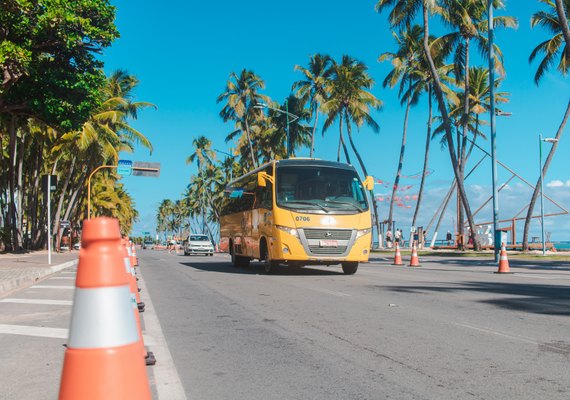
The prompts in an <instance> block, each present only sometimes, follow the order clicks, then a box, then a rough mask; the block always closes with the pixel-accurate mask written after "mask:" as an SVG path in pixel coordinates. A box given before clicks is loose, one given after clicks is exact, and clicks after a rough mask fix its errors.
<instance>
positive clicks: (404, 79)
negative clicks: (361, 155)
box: [378, 25, 423, 226]
mask: <svg viewBox="0 0 570 400" xmlns="http://www.w3.org/2000/svg"><path fill="white" fill-rule="evenodd" d="M422 33H423V30H422V28H421V26H419V25H413V26H411V27H408V28H407V29H406V30H404V31H402V32H400V33H399V34H397V33H392V35H393V36H394V39H395V40H396V42H397V43H398V50H397V51H396V53H391V52H386V53H383V54H381V55H380V57H379V58H378V61H391V62H392V66H393V67H394V68H393V69H392V70H391V71H390V72H389V73H388V75H387V76H386V78H385V79H384V82H383V86H384V87H387V86H389V87H390V88H393V87H395V86H396V85H398V84H399V86H400V90H399V95H400V99H401V102H402V103H404V102H405V103H406V111H405V115H404V129H403V133H402V144H401V146H400V158H399V160H398V168H397V170H396V177H395V179H394V185H393V186H392V196H391V200H390V208H389V211H388V226H392V216H393V212H394V198H395V197H396V191H397V190H398V185H399V183H400V176H401V174H402V166H403V164H404V153H405V150H406V138H407V133H408V116H409V114H410V108H411V106H412V105H415V104H417V103H418V101H419V96H420V93H421V92H418V91H412V88H413V87H414V83H415V82H416V81H417V80H419V79H420V77H419V75H420V73H419V71H418V70H419V69H420V68H421V60H422V59H423V47H422V44H421V37H422Z"/></svg>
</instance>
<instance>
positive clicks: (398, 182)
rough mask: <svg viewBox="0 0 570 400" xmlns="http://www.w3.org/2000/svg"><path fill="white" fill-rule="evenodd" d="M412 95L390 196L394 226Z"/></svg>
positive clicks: (409, 100)
mask: <svg viewBox="0 0 570 400" xmlns="http://www.w3.org/2000/svg"><path fill="white" fill-rule="evenodd" d="M410 86H411V82H410ZM410 108H411V97H408V100H407V102H406V113H405V116H404V131H403V133H402V145H401V146H400V159H399V160H398V169H397V170H396V178H394V185H393V186H392V197H391V198H390V211H388V226H392V217H393V215H394V198H395V197H396V192H397V191H398V185H399V184H400V175H402V166H403V165H404V153H405V151H406V139H407V136H408V117H409V115H410Z"/></svg>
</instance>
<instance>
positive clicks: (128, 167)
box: [117, 160, 133, 176]
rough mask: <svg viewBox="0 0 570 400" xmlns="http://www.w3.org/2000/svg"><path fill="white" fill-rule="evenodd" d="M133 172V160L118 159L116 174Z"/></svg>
mask: <svg viewBox="0 0 570 400" xmlns="http://www.w3.org/2000/svg"><path fill="white" fill-rule="evenodd" d="M132 173H133V162H132V161H131V160H119V164H117V174H119V175H124V176H129V175H131V174H132Z"/></svg>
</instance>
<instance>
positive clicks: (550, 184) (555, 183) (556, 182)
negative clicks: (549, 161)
mask: <svg viewBox="0 0 570 400" xmlns="http://www.w3.org/2000/svg"><path fill="white" fill-rule="evenodd" d="M568 183H570V181H567V182H566V186H570V185H568ZM546 186H548V187H563V186H564V182H562V181H559V180H554V181H551V182H548V183H547V184H546Z"/></svg>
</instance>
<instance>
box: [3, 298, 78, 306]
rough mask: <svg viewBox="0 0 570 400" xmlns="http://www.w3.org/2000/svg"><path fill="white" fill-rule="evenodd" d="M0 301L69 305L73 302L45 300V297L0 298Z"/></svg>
mask: <svg viewBox="0 0 570 400" xmlns="http://www.w3.org/2000/svg"><path fill="white" fill-rule="evenodd" d="M0 303H16V304H47V305H51V306H70V305H72V304H73V301H71V300H45V299H16V298H7V299H2V300H0Z"/></svg>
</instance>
